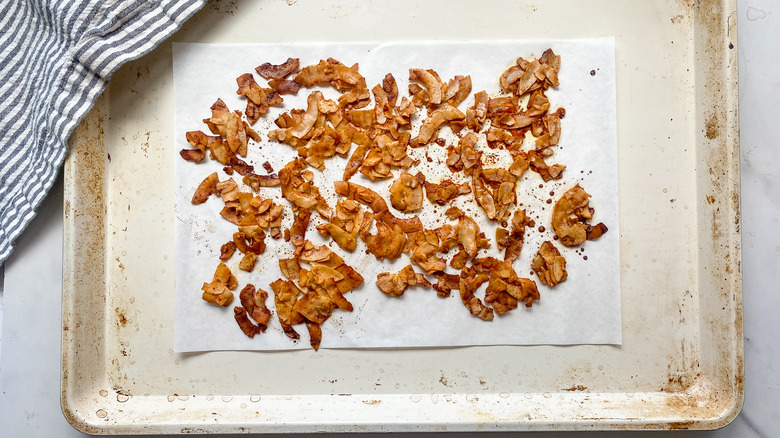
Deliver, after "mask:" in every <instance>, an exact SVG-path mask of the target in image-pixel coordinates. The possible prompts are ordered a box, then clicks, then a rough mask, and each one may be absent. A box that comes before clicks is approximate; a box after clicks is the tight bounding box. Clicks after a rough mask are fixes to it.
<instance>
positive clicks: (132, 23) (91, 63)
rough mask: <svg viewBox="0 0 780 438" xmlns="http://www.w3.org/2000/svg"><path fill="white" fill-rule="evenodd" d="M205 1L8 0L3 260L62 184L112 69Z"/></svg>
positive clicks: (0, 104) (1, 127)
mask: <svg viewBox="0 0 780 438" xmlns="http://www.w3.org/2000/svg"><path fill="white" fill-rule="evenodd" d="M204 3H205V0H165V1H149V0H115V1H110V2H104V1H99V0H82V1H73V2H61V1H57V0H48V1H47V0H27V1H15V2H3V3H2V4H0V112H2V114H3V117H2V118H0V265H2V264H4V263H5V260H6V259H7V258H8V256H9V255H10V254H11V252H12V250H13V242H14V241H15V240H16V238H17V237H18V236H19V235H20V234H21V233H22V231H23V230H24V229H25V227H26V226H27V224H28V223H29V222H30V221H31V220H32V218H33V217H34V216H35V209H36V208H37V207H38V205H40V203H41V201H42V200H43V198H44V197H45V196H46V193H48V191H49V189H50V188H51V186H52V185H53V183H54V180H55V178H56V176H57V173H58V172H59V169H60V167H61V166H62V163H63V161H64V159H65V156H66V153H67V140H68V137H70V134H71V133H72V132H73V129H74V128H75V127H76V125H77V124H78V123H79V122H80V121H81V119H82V118H83V117H84V116H85V115H86V114H87V112H88V111H89V110H90V109H91V108H92V105H93V104H94V103H95V100H96V99H97V97H98V96H99V95H100V94H101V93H102V92H103V90H104V89H105V87H106V85H107V83H108V80H109V79H110V77H111V75H112V74H113V73H114V72H115V71H116V70H117V69H118V68H119V67H120V66H122V65H123V64H124V63H126V62H128V61H130V60H132V59H136V58H138V57H140V56H143V55H145V54H146V53H148V52H150V51H151V50H152V49H154V48H155V47H156V46H157V45H158V44H160V43H161V42H162V41H164V40H165V39H167V38H168V37H170V36H171V35H172V34H173V33H174V32H175V31H176V30H178V29H179V27H181V25H182V24H183V23H184V22H185V21H186V20H187V19H189V18H190V17H191V16H192V15H193V14H194V13H195V12H197V11H198V10H199V9H201V8H202V7H203V5H204Z"/></svg>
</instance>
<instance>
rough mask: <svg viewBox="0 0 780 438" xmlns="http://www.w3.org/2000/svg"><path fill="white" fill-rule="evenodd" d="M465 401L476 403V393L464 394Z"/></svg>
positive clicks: (477, 398)
mask: <svg viewBox="0 0 780 438" xmlns="http://www.w3.org/2000/svg"><path fill="white" fill-rule="evenodd" d="M466 401H467V402H469V403H476V402H478V401H479V397H477V394H466Z"/></svg>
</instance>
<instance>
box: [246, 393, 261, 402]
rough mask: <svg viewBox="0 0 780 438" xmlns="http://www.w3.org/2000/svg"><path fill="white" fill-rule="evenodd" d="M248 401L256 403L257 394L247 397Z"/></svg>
mask: <svg viewBox="0 0 780 438" xmlns="http://www.w3.org/2000/svg"><path fill="white" fill-rule="evenodd" d="M249 401H251V402H252V403H257V402H259V401H260V396H259V395H257V394H252V396H251V397H249Z"/></svg>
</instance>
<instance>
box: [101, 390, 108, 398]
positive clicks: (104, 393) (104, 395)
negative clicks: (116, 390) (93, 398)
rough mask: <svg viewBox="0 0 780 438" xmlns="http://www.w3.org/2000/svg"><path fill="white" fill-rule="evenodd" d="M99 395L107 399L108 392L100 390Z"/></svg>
mask: <svg viewBox="0 0 780 438" xmlns="http://www.w3.org/2000/svg"><path fill="white" fill-rule="evenodd" d="M100 395H101V396H103V397H107V396H108V391H106V390H105V389H101V390H100Z"/></svg>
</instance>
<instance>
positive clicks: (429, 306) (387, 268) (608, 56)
mask: <svg viewBox="0 0 780 438" xmlns="http://www.w3.org/2000/svg"><path fill="white" fill-rule="evenodd" d="M548 47H551V48H553V50H554V51H555V53H557V54H559V55H561V57H562V66H561V70H560V76H559V77H560V86H559V87H558V88H556V89H550V90H549V91H548V93H547V95H548V97H549V99H550V102H551V104H552V108H553V109H554V108H557V107H559V106H561V107H564V108H565V109H566V117H565V118H564V119H563V120H562V135H561V141H560V145H559V146H558V147H557V148H556V151H555V154H554V155H553V156H552V157H550V158H549V159H548V160H547V161H548V163H555V162H560V163H562V164H565V165H567V169H566V171H565V172H564V176H563V178H562V179H561V180H559V181H550V182H549V183H543V182H542V179H541V178H540V177H539V175H537V174H536V173H534V172H531V171H528V172H526V174H525V175H524V176H523V178H522V180H521V181H520V182H519V189H518V202H520V203H522V204H523V206H522V208H525V209H526V210H527V212H528V213H529V214H530V216H531V217H532V218H534V219H535V220H536V227H534V228H527V229H526V238H525V246H524V248H523V251H522V254H521V257H520V258H519V259H518V260H516V261H515V263H514V268H515V270H516V271H517V272H518V274H519V275H520V276H529V277H530V278H532V279H535V280H536V276H531V275H529V274H530V273H531V269H530V261H531V259H532V258H533V255H534V254H535V253H536V251H537V250H538V248H539V246H540V245H541V243H542V242H543V241H545V240H552V237H553V235H554V232H553V230H552V227H551V225H550V217H551V214H552V206H553V205H554V203H555V200H557V199H558V197H560V196H561V195H562V194H563V193H564V192H565V191H566V190H567V189H569V188H571V187H573V186H574V185H576V184H578V183H579V184H580V185H582V186H583V187H584V188H585V190H586V191H587V192H588V193H590V194H591V195H592V198H591V206H592V207H594V208H595V210H596V213H595V216H594V221H593V223H594V224H595V223H597V222H604V223H605V224H606V225H607V226H608V227H609V232H608V233H606V234H605V235H604V236H603V237H602V238H601V239H599V240H597V241H592V242H586V243H585V244H584V245H583V247H582V249H573V248H566V247H564V246H563V245H561V244H559V243H556V246H557V247H558V248H559V250H560V251H561V253H562V254H563V255H564V257H566V260H567V270H568V273H569V276H568V279H567V280H566V281H565V282H563V283H561V284H559V285H557V286H556V287H555V288H554V289H551V288H549V287H547V286H545V285H543V284H542V283H541V282H539V281H537V284H538V285H539V290H540V293H541V296H542V298H541V300H540V301H538V302H535V303H534V305H533V307H532V308H530V309H529V308H525V307H523V306H522V305H521V306H520V307H519V308H517V309H515V310H513V311H511V312H509V313H507V314H505V315H502V316H498V315H496V317H495V319H494V320H493V321H492V322H485V321H482V320H480V319H478V318H476V317H473V316H471V315H470V314H469V313H468V311H467V310H466V308H465V307H464V306H463V304H462V302H461V300H460V297H459V296H458V294H457V291H455V292H454V293H453V296H452V297H450V298H438V297H437V296H436V293H435V292H434V291H433V290H431V289H421V288H410V289H408V290H407V291H406V293H405V294H404V296H403V297H401V298H391V297H389V296H387V295H385V294H383V293H382V292H381V291H379V290H378V289H377V288H376V286H375V285H374V282H375V280H376V275H377V274H378V273H380V272H396V271H398V270H400V269H401V268H402V267H403V266H405V265H406V264H408V263H409V261H408V257H407V256H406V255H402V257H401V258H399V259H398V260H396V261H394V262H392V263H391V262H387V261H384V262H379V261H377V260H376V259H375V258H374V257H373V256H372V255H368V254H366V253H365V245H364V244H363V243H362V241H359V243H358V248H357V250H356V251H355V252H354V253H353V254H349V253H346V252H345V251H343V250H341V249H340V248H338V246H336V245H335V243H333V242H327V241H325V240H323V239H322V238H321V237H320V236H319V233H317V231H316V230H315V229H314V226H316V225H317V224H318V223H321V219H319V218H317V217H316V216H317V215H316V214H314V215H312V222H311V223H310V225H309V232H308V233H307V238H309V239H310V240H312V241H313V242H314V243H316V244H322V243H326V244H329V245H330V247H331V249H332V250H334V251H335V252H337V253H338V254H340V255H341V256H342V257H344V259H345V261H346V262H347V264H349V265H350V266H353V267H354V268H355V269H357V270H358V272H359V273H360V274H361V275H363V277H364V278H365V282H364V284H363V286H362V287H360V288H359V289H357V290H355V291H352V292H350V293H348V294H347V295H346V298H347V299H348V300H350V301H351V302H352V304H353V305H354V308H355V310H354V311H353V312H351V313H348V312H344V311H341V310H338V309H336V310H334V313H333V316H331V318H330V319H328V320H327V321H326V322H325V323H324V324H323V325H322V330H323V337H322V345H321V348H377V347H379V348H382V347H426V346H460V345H498V344H501V345H520V344H620V343H621V319H620V263H619V239H618V237H619V230H618V217H619V216H618V197H617V193H618V189H617V187H618V175H617V137H616V114H615V46H614V40H613V39H612V38H600V39H586V40H563V41H470V42H392V43H359V44H355V43H313V44H253V45H209V44H186V43H174V51H173V62H174V102H175V103H174V105H175V122H174V135H173V138H174V147H173V152H172V154H171V160H172V162H173V166H174V167H175V175H176V180H175V181H176V183H175V191H176V194H175V199H176V201H175V202H176V205H175V213H176V214H175V245H176V277H175V278H176V280H175V342H174V350H175V351H176V352H190V351H204V350H284V349H300V348H310V347H309V345H308V333H307V331H306V328H305V326H303V325H300V326H296V329H297V330H298V331H299V333H301V339H300V341H297V342H294V341H292V340H291V339H289V338H287V337H286V336H285V335H284V334H283V332H282V330H281V327H280V325H279V323H278V320H277V319H276V316H275V314H274V318H273V319H272V321H271V323H270V325H269V327H268V330H267V332H266V333H264V334H260V335H258V336H255V337H254V339H250V338H248V337H246V336H244V334H243V333H242V332H241V330H240V329H239V327H238V325H237V324H236V322H235V321H234V319H233V310H232V307H233V306H234V305H240V304H239V302H238V291H239V290H240V289H241V288H242V287H243V286H244V285H245V284H247V283H252V284H254V285H255V286H256V287H259V288H262V289H264V290H266V291H268V292H269V299H268V302H267V304H268V306H269V307H270V308H271V309H273V292H272V291H271V289H270V287H269V286H268V284H269V283H270V282H272V281H274V280H275V279H277V278H280V277H282V275H281V272H280V271H279V268H278V258H280V257H290V256H291V254H292V245H291V244H289V243H287V242H284V241H283V240H281V239H280V240H278V241H276V240H273V239H271V238H270V237H269V238H267V239H266V241H267V243H268V249H267V251H266V253H265V254H264V255H262V256H261V257H260V258H258V262H257V265H256V266H255V269H254V271H253V272H251V273H247V272H244V271H241V270H239V269H238V262H239V260H240V258H241V257H240V254H239V253H236V255H234V256H233V257H232V258H231V259H230V260H229V261H228V262H227V264H228V266H229V267H230V268H231V270H232V271H233V273H234V274H235V275H236V276H237V278H238V281H239V287H238V288H237V289H236V290H235V294H236V299H235V301H234V303H233V304H232V305H231V306H229V307H227V308H223V307H218V306H214V305H211V304H207V303H206V302H204V301H202V300H201V286H202V284H203V282H204V281H205V282H210V281H211V277H212V275H213V273H214V270H215V268H216V266H217V264H218V263H219V259H218V256H219V249H220V246H221V245H222V244H223V243H225V242H227V241H228V240H230V239H231V236H232V234H233V232H235V228H236V227H235V226H234V225H233V224H231V223H229V222H227V221H225V220H224V219H222V218H221V217H220V216H219V211H220V210H221V208H222V205H223V204H222V201H221V200H220V199H218V198H216V197H213V196H212V197H211V198H210V199H209V201H207V202H206V203H205V204H203V205H199V206H193V205H192V204H191V203H190V198H191V196H192V193H193V192H194V189H195V188H196V187H197V185H198V184H199V183H200V181H201V180H202V179H203V178H204V177H206V176H207V175H208V174H210V173H212V172H215V171H216V172H219V174H220V180H224V179H226V178H228V176H227V175H226V174H225V173H224V172H223V171H222V170H221V169H222V166H221V165H220V164H219V163H218V162H216V161H213V160H208V159H207V160H204V161H203V162H202V163H199V164H194V163H190V162H186V161H184V160H182V159H181V158H180V157H179V154H178V151H179V150H180V149H182V148H189V145H188V144H187V142H186V140H185V132H187V131H192V130H203V131H204V132H207V133H208V128H207V127H206V126H205V124H204V123H203V122H202V119H204V118H207V117H210V116H211V112H210V110H209V107H210V106H211V105H212V104H213V103H214V101H215V100H216V99H217V98H222V100H224V101H225V103H226V104H227V105H228V107H229V108H230V109H231V110H241V111H242V112H243V111H244V109H245V106H246V101H245V100H244V98H243V97H240V96H237V95H236V88H237V87H236V82H235V78H236V77H238V76H239V75H241V74H243V73H247V72H254V68H255V67H256V66H258V65H260V64H262V63H264V62H271V63H274V64H278V63H281V62H283V61H284V60H286V59H287V58H288V57H298V58H300V61H301V66H304V65H309V64H314V63H317V62H318V61H319V60H320V59H326V58H328V57H333V58H336V59H338V60H340V61H341V62H343V63H344V64H347V65H352V64H354V63H359V66H360V67H359V71H360V73H361V74H362V75H364V76H365V78H366V81H367V84H368V87H369V88H371V87H373V86H374V85H375V84H377V83H381V80H382V78H383V77H384V76H385V75H386V74H387V73H392V74H393V75H394V76H395V78H396V80H397V82H398V89H399V94H400V95H401V96H404V95H407V85H408V69H409V68H416V67H421V68H426V69H427V68H432V69H435V70H436V71H437V72H438V73H439V75H440V77H441V78H442V79H443V80H445V81H446V80H449V79H450V78H452V77H453V76H455V75H459V74H460V75H471V79H472V83H473V88H472V91H473V92H477V91H480V90H486V91H487V92H488V94H493V95H496V94H498V93H499V92H500V89H499V84H498V77H499V76H500V75H501V73H502V72H503V71H504V70H505V69H506V68H507V67H509V66H510V65H511V64H512V63H513V62H514V60H515V59H516V58H517V57H520V56H522V57H525V58H526V59H530V58H532V57H538V56H540V55H541V54H542V52H543V51H544V50H545V49H547V48H548ZM255 78H256V80H257V81H258V83H259V84H260V85H261V86H265V83H266V82H265V81H264V80H263V79H262V78H260V77H259V76H258V75H257V74H255ZM318 89H321V90H322V91H323V93H325V96H326V97H328V98H331V99H335V98H336V97H337V96H338V93H337V92H336V91H335V90H333V89H331V88H318ZM310 92H311V90H307V89H304V88H302V89H301V91H300V92H299V93H298V95H297V96H284V99H285V102H284V104H283V106H282V107H281V108H274V109H272V111H271V112H270V113H269V114H268V115H266V117H265V118H263V119H261V120H259V121H258V122H257V123H256V124H255V125H254V128H255V130H257V131H258V132H259V133H260V134H261V135H262V136H263V140H262V141H261V142H260V143H259V144H254V143H251V142H250V146H249V155H248V157H247V159H246V161H247V162H249V163H250V164H253V165H254V166H255V172H257V173H259V174H263V173H264V170H263V168H262V166H261V164H262V163H263V162H265V161H269V162H270V163H271V164H272V166H273V168H274V170H275V171H278V170H279V169H281V168H282V167H283V166H284V164H285V163H287V162H289V161H290V160H291V159H292V158H294V157H295V155H296V153H295V151H294V150H293V149H292V148H290V147H288V146H286V145H282V144H278V143H275V142H268V141H267V135H266V134H267V131H268V129H273V128H274V127H275V126H274V125H273V120H275V119H276V117H277V116H278V115H279V114H280V113H281V112H282V111H289V110H290V109H293V108H303V109H305V108H306V96H308V94H309V93H310ZM472 104H473V97H471V96H470V97H469V98H468V99H467V100H466V101H465V102H464V103H462V104H461V105H460V108H461V110H462V111H464V112H465V109H466V108H467V107H468V106H469V105H472ZM372 105H373V104H372ZM423 117H424V111H423V113H421V114H420V115H419V117H418V118H417V122H418V125H419V122H420V121H421V120H422V118H423ZM415 131H416V130H415ZM413 136H414V132H413ZM440 137H442V138H445V139H446V140H447V141H448V143H451V142H452V141H454V140H455V137H454V135H452V133H451V132H450V131H449V129H448V128H443V129H442V130H441V133H440ZM531 145H532V142H531V140H526V148H528V147H531ZM478 147H481V148H482V150H484V151H485V161H486V167H493V166H501V165H508V164H509V162H510V161H509V157H508V155H509V154H508V152H506V151H498V150H496V151H491V150H489V149H488V148H487V146H486V144H485V141H484V135H483V136H481V140H480V143H479V144H478ZM353 150H354V146H353ZM410 154H411V155H413V156H414V157H416V158H420V160H421V164H420V166H419V167H418V169H419V170H421V171H422V172H423V173H425V174H426V176H427V177H428V178H429V180H433V181H438V180H441V179H442V178H444V177H450V178H453V179H454V180H455V181H457V182H463V181H465V177H463V176H462V175H452V174H450V172H449V171H448V170H447V169H446V165H445V164H443V163H444V157H445V156H446V150H445V149H444V148H442V147H439V146H436V145H430V146H428V147H427V148H420V149H415V150H413V151H412V152H410ZM428 158H430V160H429V159H428ZM345 164H346V160H345V159H342V158H339V157H334V158H332V159H329V160H327V161H326V163H325V166H326V170H325V171H324V172H318V171H316V170H315V171H314V173H315V179H314V182H315V184H316V185H317V186H318V187H319V188H320V191H321V193H323V195H324V196H325V198H326V199H327V200H328V202H329V204H330V205H331V206H333V205H335V203H336V199H337V197H336V195H335V192H334V190H333V181H336V180H340V179H341V176H340V175H341V174H342V172H343V169H344V166H345ZM416 171H417V170H415V169H414V168H413V169H412V170H411V173H416ZM398 173H399V171H398V170H396V171H395V174H396V175H397V174H398ZM233 178H234V179H235V180H236V182H239V183H240V180H241V177H240V175H238V174H235V175H234V176H233ZM351 181H352V182H356V183H358V184H362V185H366V186H368V187H370V188H372V189H374V190H376V191H378V192H379V193H380V194H382V195H383V196H384V197H385V198H386V199H389V198H388V187H389V184H390V181H385V182H381V183H372V182H370V181H369V180H368V179H366V178H365V177H363V176H362V175H361V174H360V173H358V174H357V175H355V176H354V177H353V178H352V180H351ZM240 185H241V184H240ZM540 185H542V187H539V186H540ZM243 190H244V191H249V189H248V188H243ZM261 190H263V191H262V192H261V193H260V194H261V196H264V197H271V196H273V197H276V198H277V199H279V201H278V202H280V203H281V204H282V205H284V206H285V208H286V217H285V220H284V222H283V225H284V226H285V227H289V225H290V224H291V223H292V217H291V216H292V214H291V210H290V209H289V203H287V201H286V200H283V199H281V195H280V191H279V188H264V189H261ZM548 200H551V202H552V204H548V203H547V202H548ZM425 202H426V204H425V212H424V213H423V214H421V218H422V220H423V222H424V224H425V225H426V228H428V227H436V226H439V225H440V224H442V223H445V220H444V219H443V218H442V216H443V212H444V210H445V208H440V207H437V208H432V207H433V206H432V204H430V203H428V201H427V200H426V201H425ZM388 204H389V202H388ZM456 205H458V206H460V207H461V208H462V209H464V211H467V213H469V214H470V215H471V216H472V217H475V219H478V223H479V224H480V226H481V228H482V231H484V232H485V233H486V235H487V236H488V237H489V238H490V240H491V242H493V247H491V248H490V249H489V250H486V251H483V252H482V255H493V256H498V257H501V258H503V257H502V256H500V255H499V253H498V252H497V251H496V248H495V243H494V240H495V239H494V237H495V228H496V224H493V223H489V221H487V220H484V219H481V218H483V216H484V215H483V214H482V210H481V209H480V208H479V207H478V206H477V205H476V203H474V201H473V196H471V195H467V196H461V197H459V198H458V199H457V202H456ZM395 213H396V214H397V215H398V216H402V217H403V216H404V215H403V214H401V213H398V212H395ZM540 226H544V228H545V229H544V231H540V228H539V227H540ZM455 252H456V251H454V250H453V251H451V252H450V254H449V255H448V257H447V259H448V260H449V259H450V258H451V256H452V255H453V254H454V253H455ZM416 270H417V271H418V272H419V271H421V269H420V268H419V267H417V268H416ZM449 272H452V273H454V272H455V271H452V270H450V271H449ZM430 280H432V281H435V280H434V279H433V278H430ZM484 288H485V285H483V287H482V288H481V289H480V290H479V292H478V293H477V296H479V297H482V296H483V294H484Z"/></svg>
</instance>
